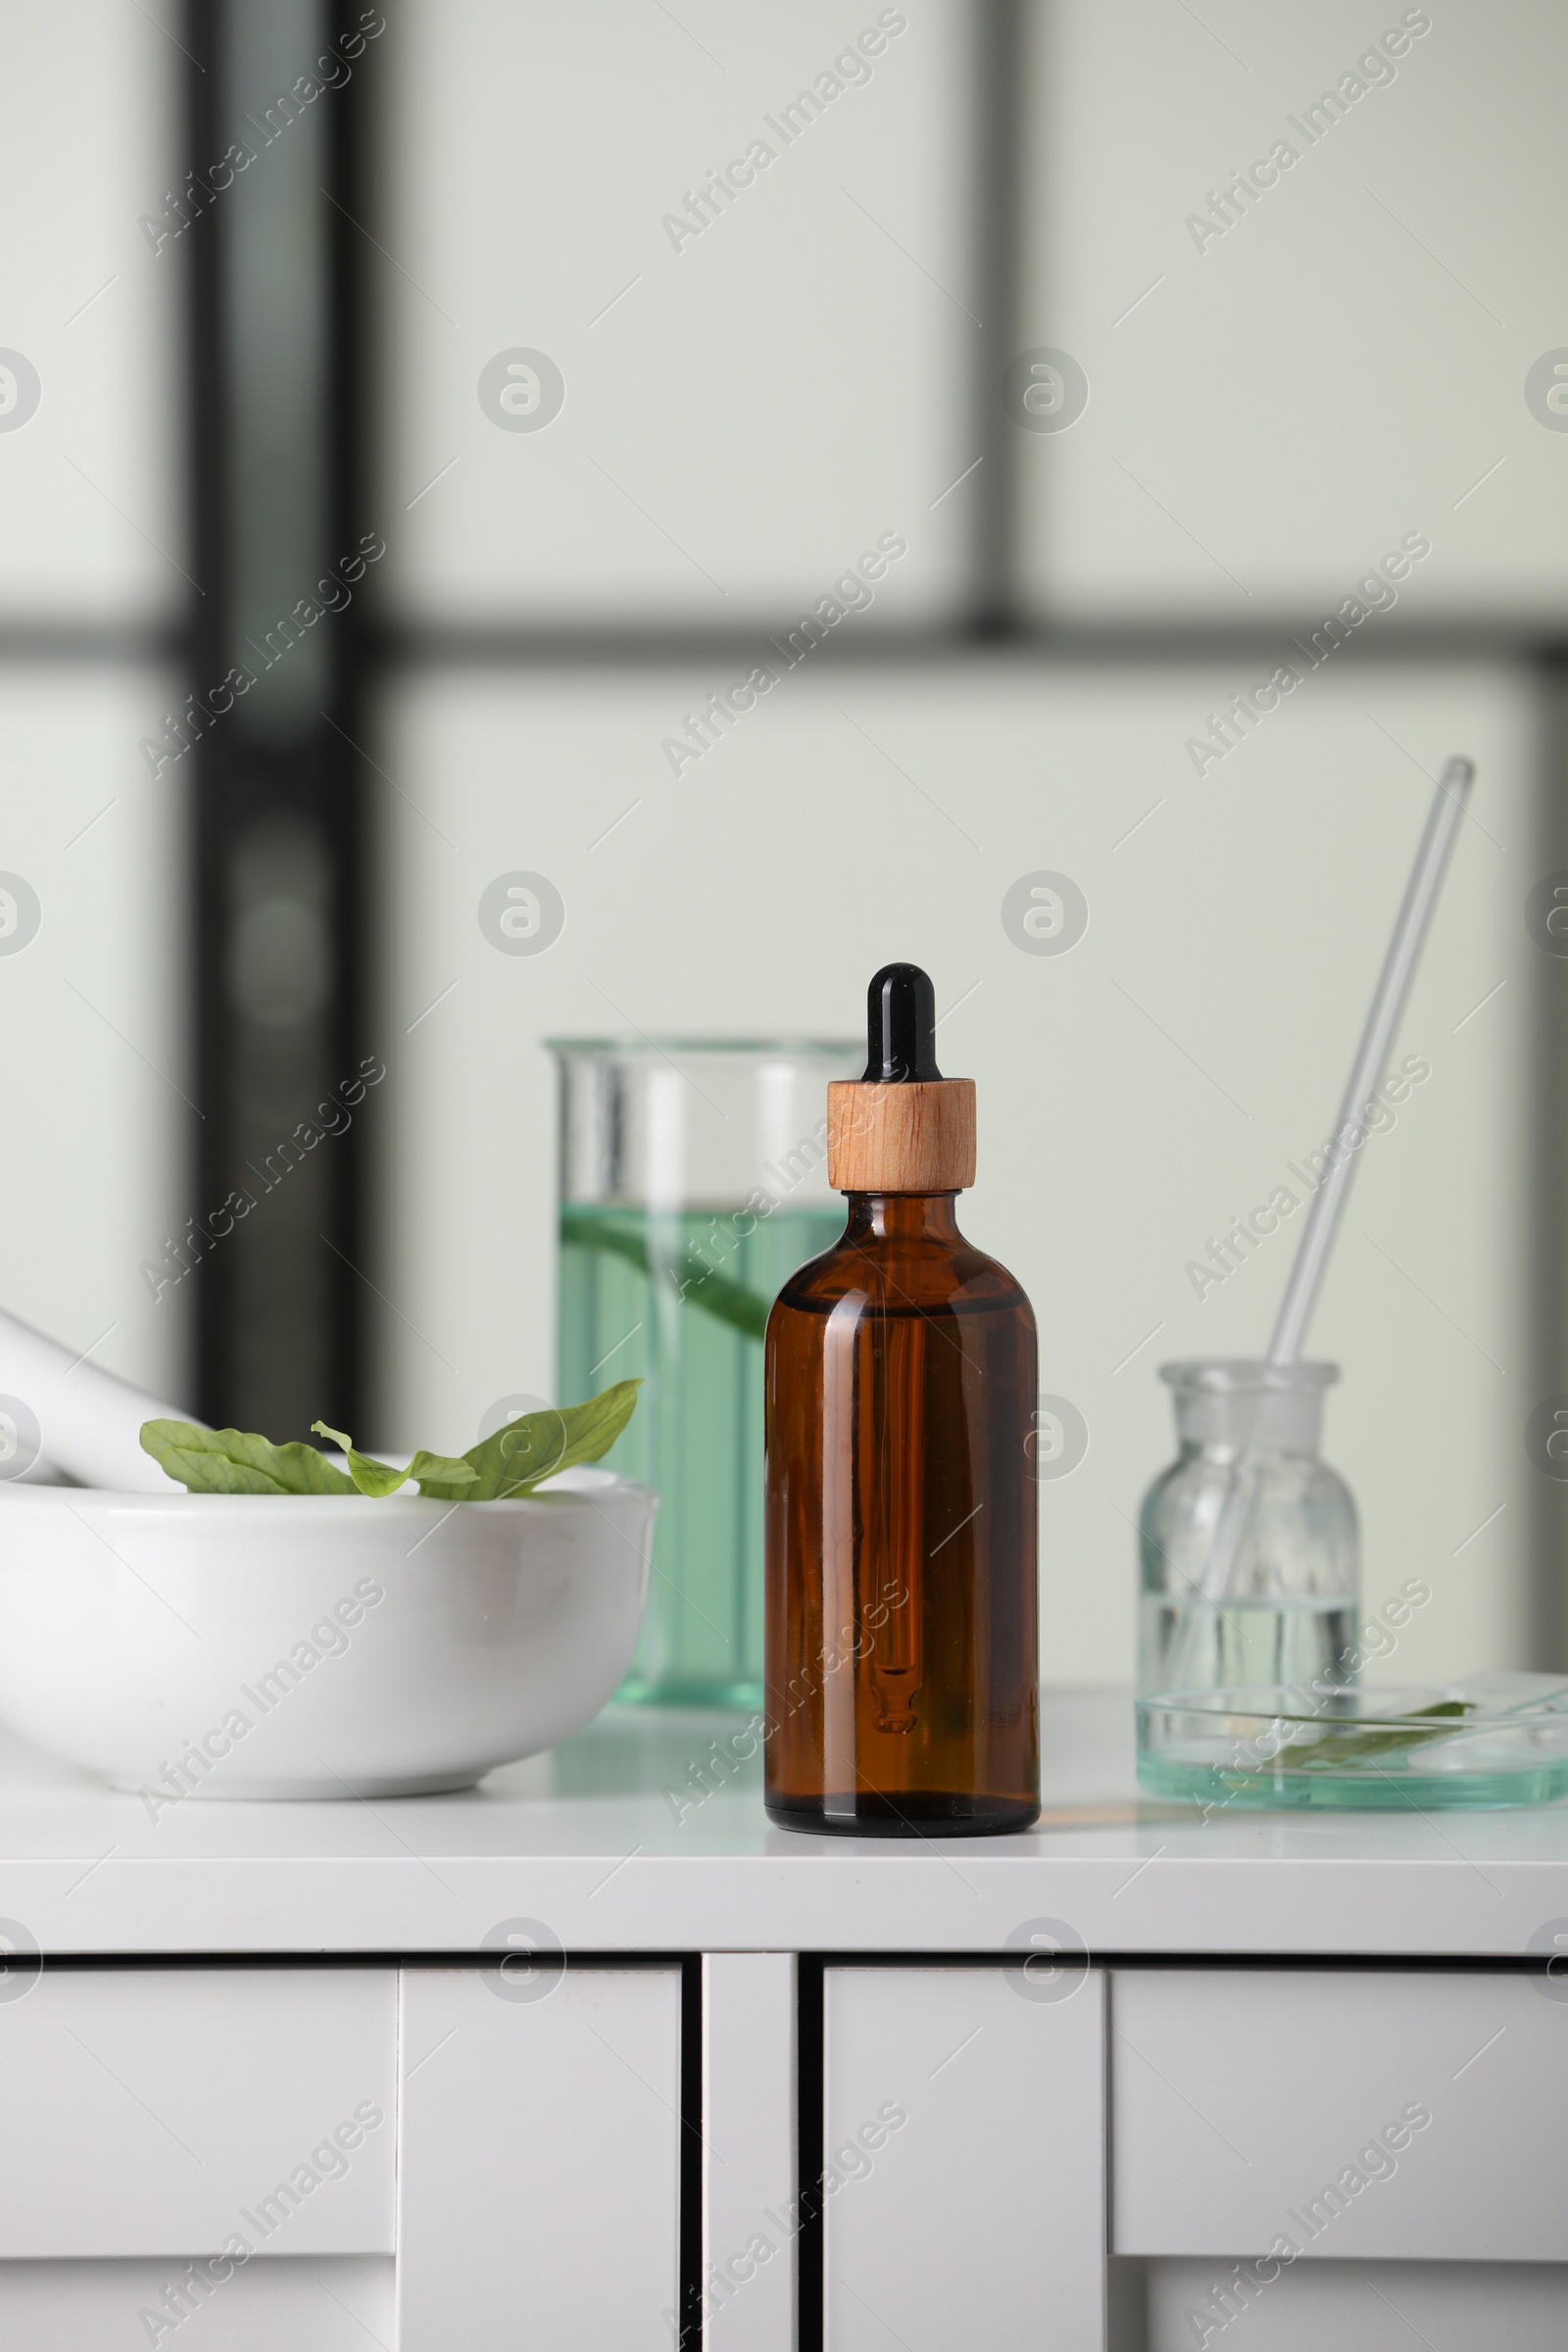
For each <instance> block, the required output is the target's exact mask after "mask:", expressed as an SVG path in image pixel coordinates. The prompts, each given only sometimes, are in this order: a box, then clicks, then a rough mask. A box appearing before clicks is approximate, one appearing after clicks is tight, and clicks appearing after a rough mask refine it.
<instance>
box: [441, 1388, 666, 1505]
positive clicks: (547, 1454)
mask: <svg viewBox="0 0 1568 2352" xmlns="http://www.w3.org/2000/svg"><path fill="white" fill-rule="evenodd" d="M642 1385H643V1384H642V1382H641V1381H640V1380H617V1381H616V1383H615V1385H614V1387H613V1388H611V1389H605V1390H603V1391H602V1392H601V1394H600V1395H599V1396H597V1397H589V1399H588V1401H587V1403H586V1404H567V1405H563V1406H562V1407H561V1408H560V1409H559V1410H551V1411H549V1412H543V1413H522V1414H520V1415H519V1416H518V1418H517V1419H516V1420H515V1421H509V1422H508V1423H507V1425H506V1427H505V1429H498V1430H497V1431H496V1432H495V1433H494V1435H493V1436H491V1437H488V1438H484V1439H482V1440H481V1441H480V1443H479V1444H478V1445H477V1446H470V1447H469V1448H468V1451H467V1452H466V1454H465V1455H464V1457H463V1458H464V1460H465V1461H466V1463H468V1464H470V1465H471V1467H472V1469H473V1472H474V1481H473V1484H472V1485H471V1486H464V1487H454V1486H451V1485H447V1484H443V1482H442V1481H441V1479H440V1478H439V1477H438V1476H431V1477H429V1478H423V1479H421V1480H420V1482H419V1492H420V1494H421V1495H433V1496H434V1497H435V1498H436V1500H437V1501H440V1502H498V1501H503V1500H505V1499H506V1498H508V1497H509V1496H511V1495H528V1494H531V1493H532V1491H533V1489H534V1488H535V1487H536V1486H537V1485H538V1484H539V1481H540V1480H541V1479H542V1478H553V1477H554V1476H555V1474H556V1472H557V1471H558V1470H570V1469H571V1468H573V1467H574V1465H575V1464H576V1463H578V1462H597V1461H598V1460H599V1458H600V1456H601V1454H606V1453H608V1452H609V1451H610V1448H611V1447H612V1446H613V1444H614V1443H615V1440H616V1439H617V1438H618V1437H619V1435H620V1433H621V1431H622V1430H623V1429H624V1428H625V1426H626V1424H627V1422H628V1421H629V1420H630V1419H631V1417H632V1413H633V1411H634V1410H635V1408H636V1403H637V1392H638V1390H639V1389H640V1388H641V1387H642Z"/></svg>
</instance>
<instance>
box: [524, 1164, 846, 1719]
mask: <svg viewBox="0 0 1568 2352" xmlns="http://www.w3.org/2000/svg"><path fill="white" fill-rule="evenodd" d="M746 1227H750V1231H747V1232H744V1233H743V1232H742V1231H741V1230H739V1229H740V1228H746ZM843 1230H844V1212H843V1209H842V1207H840V1206H839V1205H838V1204H837V1203H835V1204H834V1205H833V1206H831V1207H823V1208H793V1209H792V1208H779V1209H775V1210H774V1212H773V1214H772V1215H771V1216H767V1217H759V1218H756V1219H755V1220H754V1219H753V1218H752V1217H751V1216H750V1215H747V1214H743V1213H742V1212H740V1211H739V1210H736V1211H732V1212H726V1211H722V1210H711V1209H684V1210H680V1211H670V1212H664V1211H660V1210H656V1209H646V1208H604V1207H598V1206H587V1207H584V1206H575V1205H569V1204H568V1205H567V1206H564V1208H563V1209H562V1212H561V1305H560V1326H559V1328H560V1355H559V1376H560V1385H559V1388H558V1391H557V1394H558V1395H559V1396H560V1397H564V1398H567V1399H576V1398H578V1397H592V1396H594V1395H595V1394H596V1393H597V1392H598V1391H599V1390H600V1389H603V1388H608V1387H609V1385H610V1383H611V1382H612V1381H614V1380H633V1379H637V1378H641V1379H642V1380H643V1381H644V1382H645V1384H646V1385H645V1387H644V1389H643V1391H642V1395H641V1397H640V1398H639V1401H638V1406H637V1411H636V1412H635V1414H634V1415H633V1417H632V1420H631V1423H630V1426H629V1427H628V1428H627V1430H626V1431H625V1433H624V1434H623V1435H622V1436H621V1437H620V1438H619V1439H618V1440H617V1441H616V1443H615V1445H614V1446H613V1449H612V1450H611V1452H609V1453H608V1454H607V1455H606V1456H605V1464H604V1466H605V1467H606V1468H607V1469H610V1470H614V1471H616V1472H618V1473H619V1475H620V1476H621V1477H622V1478H633V1479H638V1480H640V1481H641V1482H642V1483H643V1484H644V1485H646V1486H650V1487H654V1488H657V1490H658V1492H659V1495H660V1504H659V1520H658V1525H657V1529H656V1532H655V1538H654V1575H653V1582H652V1586H651V1589H650V1592H649V1597H648V1610H647V1614H646V1616H645V1617H644V1619H643V1630H642V1635H641V1637H640V1639H639V1641H638V1644H637V1653H636V1656H635V1657H634V1658H633V1660H632V1664H631V1668H630V1671H629V1672H628V1674H627V1677H626V1680H625V1682H624V1683H623V1684H622V1685H621V1688H620V1691H619V1692H618V1693H617V1695H618V1696H619V1697H620V1698H622V1699H636V1700H642V1701H653V1702H657V1703H659V1704H662V1705H666V1706H708V1707H712V1706H732V1707H760V1705H761V1700H762V1332H763V1328H764V1326H765V1324H766V1321H767V1310H768V1308H769V1307H770V1306H771V1305H772V1303H773V1299H774V1298H775V1297H776V1295H777V1293H778V1291H779V1289H780V1287H781V1286H782V1284H783V1283H784V1282H785V1280H786V1279H787V1278H788V1276H789V1275H791V1274H793V1273H794V1271H795V1269H796V1267H797V1266H799V1265H801V1264H803V1263H804V1262H805V1260H806V1259H807V1258H809V1257H815V1256H817V1255H818V1254H819V1253H820V1252H821V1251H822V1250H826V1249H828V1248H829V1247H830V1245H831V1244H832V1243H834V1242H836V1241H837V1239H838V1237H839V1235H840V1234H841V1233H842V1232H843Z"/></svg>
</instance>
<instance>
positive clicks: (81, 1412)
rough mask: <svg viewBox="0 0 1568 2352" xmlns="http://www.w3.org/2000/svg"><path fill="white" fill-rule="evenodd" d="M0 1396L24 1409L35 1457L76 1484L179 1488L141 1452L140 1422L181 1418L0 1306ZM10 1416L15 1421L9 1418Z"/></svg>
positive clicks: (130, 1490)
mask: <svg viewBox="0 0 1568 2352" xmlns="http://www.w3.org/2000/svg"><path fill="white" fill-rule="evenodd" d="M0 1398H14V1399H15V1400H16V1401H17V1403H19V1404H22V1405H25V1407H26V1409H27V1410H28V1411H29V1412H30V1413H31V1414H32V1415H33V1417H34V1418H35V1419H36V1421H37V1423H38V1429H39V1446H40V1451H41V1454H42V1457H43V1459H44V1460H45V1461H47V1462H49V1463H52V1464H53V1466H54V1467H55V1469H57V1470H63V1471H64V1472H65V1474H66V1476H67V1477H68V1478H73V1479H74V1480H75V1481H76V1483H77V1484H78V1486H83V1487H102V1488H107V1489H108V1490H110V1491H111V1492H112V1493H114V1494H117V1495H175V1494H177V1493H178V1492H179V1489H178V1488H177V1487H176V1486H175V1485H174V1482H173V1481H172V1479H171V1478H169V1477H168V1476H167V1475H166V1473H165V1472H164V1471H163V1470H161V1469H160V1468H159V1466H158V1464H157V1463H156V1462H155V1461H154V1460H153V1458H152V1455H151V1454H150V1453H143V1451H142V1449H141V1435H140V1433H141V1425H142V1423H143V1422H144V1421H165V1420H174V1421H188V1420H189V1419H190V1415H189V1414H188V1413H183V1412H181V1411H180V1410H179V1408H178V1407H177V1406H176V1405H172V1404H163V1403H160V1401H159V1399H158V1398H157V1397H148V1396H146V1395H144V1394H143V1392H142V1391H141V1390H140V1389H133V1388H132V1387H131V1385H130V1383H129V1381H128V1380H118V1379H117V1378H116V1377H115V1375H114V1373H113V1372H104V1371H102V1370H100V1368H99V1367H98V1365H97V1364H95V1363H92V1362H90V1361H89V1360H88V1356H87V1355H85V1354H83V1355H75V1354H73V1352H72V1350H71V1349H70V1348H62V1347H61V1346H60V1343H59V1342H58V1341H57V1340H48V1339H45V1338H44V1335H43V1333H42V1332H41V1331H34V1330H33V1329H32V1326H31V1325H30V1324H28V1323H24V1322H22V1321H21V1320H20V1319H19V1318H18V1317H17V1316H16V1315H8V1314H7V1313H6V1312H5V1310H4V1309H3V1308H0ZM13 1417H14V1416H13Z"/></svg>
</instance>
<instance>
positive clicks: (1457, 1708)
mask: <svg viewBox="0 0 1568 2352" xmlns="http://www.w3.org/2000/svg"><path fill="white" fill-rule="evenodd" d="M1474 1705H1475V1702H1474V1701H1473V1700H1472V1699H1468V1698H1440V1699H1437V1700H1435V1701H1434V1703H1433V1704H1432V1705H1431V1706H1430V1707H1416V1708H1414V1709H1413V1710H1412V1711H1411V1713H1409V1714H1408V1715H1400V1716H1397V1717H1396V1718H1395V1719H1394V1720H1393V1721H1392V1722H1386V1723H1382V1724H1370V1725H1368V1726H1367V1727H1366V1728H1365V1729H1364V1730H1361V1729H1358V1728H1357V1727H1355V1726H1353V1725H1348V1726H1347V1727H1346V1729H1345V1730H1344V1731H1339V1730H1332V1731H1329V1732H1328V1733H1327V1734H1326V1735H1325V1737H1324V1738H1323V1739H1321V1740H1313V1741H1312V1742H1311V1744H1310V1745H1309V1746H1305V1747H1303V1748H1301V1749H1299V1750H1298V1751H1297V1754H1296V1756H1295V1757H1294V1758H1293V1761H1296V1762H1299V1764H1300V1766H1301V1767H1302V1768H1303V1769H1304V1770H1305V1771H1307V1772H1327V1771H1329V1770H1331V1769H1332V1770H1335V1771H1340V1770H1346V1769H1348V1770H1351V1771H1353V1770H1354V1769H1355V1767H1356V1766H1357V1765H1358V1764H1371V1765H1374V1766H1376V1765H1377V1764H1378V1761H1379V1759H1380V1758H1381V1757H1384V1756H1395V1755H1397V1754H1399V1753H1400V1751H1401V1750H1403V1749H1406V1748H1411V1747H1418V1746H1419V1745H1420V1744H1421V1743H1422V1741H1423V1740H1439V1739H1442V1738H1443V1737H1444V1735H1445V1734H1446V1733H1448V1732H1454V1731H1459V1730H1461V1729H1462V1728H1463V1723H1464V1718H1465V1716H1467V1715H1469V1714H1472V1713H1473V1712H1474ZM1287 1720H1290V1719H1289V1718H1287Z"/></svg>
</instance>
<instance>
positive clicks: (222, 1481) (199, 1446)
mask: <svg viewBox="0 0 1568 2352" xmlns="http://www.w3.org/2000/svg"><path fill="white" fill-rule="evenodd" d="M141 1444H142V1451H143V1452H144V1453H150V1454H151V1455H152V1457H153V1460H154V1461H155V1462H157V1463H158V1464H159V1465H160V1467H161V1468H162V1469H164V1470H165V1471H167V1473H168V1475H169V1476H170V1477H171V1478H172V1479H173V1480H174V1481H175V1483H176V1484H177V1485H179V1486H182V1487H183V1488H184V1489H185V1491H186V1493H187V1494H190V1495H352V1494H353V1493H354V1482H353V1480H352V1479H348V1478H345V1477H344V1475H343V1473H342V1471H341V1470H336V1469H334V1468H333V1466H332V1464H331V1463H330V1462H329V1461H328V1460H327V1458H326V1456H325V1454H323V1453H321V1452H320V1451H319V1449H318V1448H317V1447H316V1446H304V1445H292V1446H273V1445H271V1444H270V1442H269V1440H268V1439H266V1438H258V1437H251V1436H248V1435H247V1434H246V1432H245V1431H244V1430H241V1429H198V1428H197V1427H196V1425H195V1423H194V1422H190V1421H144V1422H143V1423H142V1425H141Z"/></svg>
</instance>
